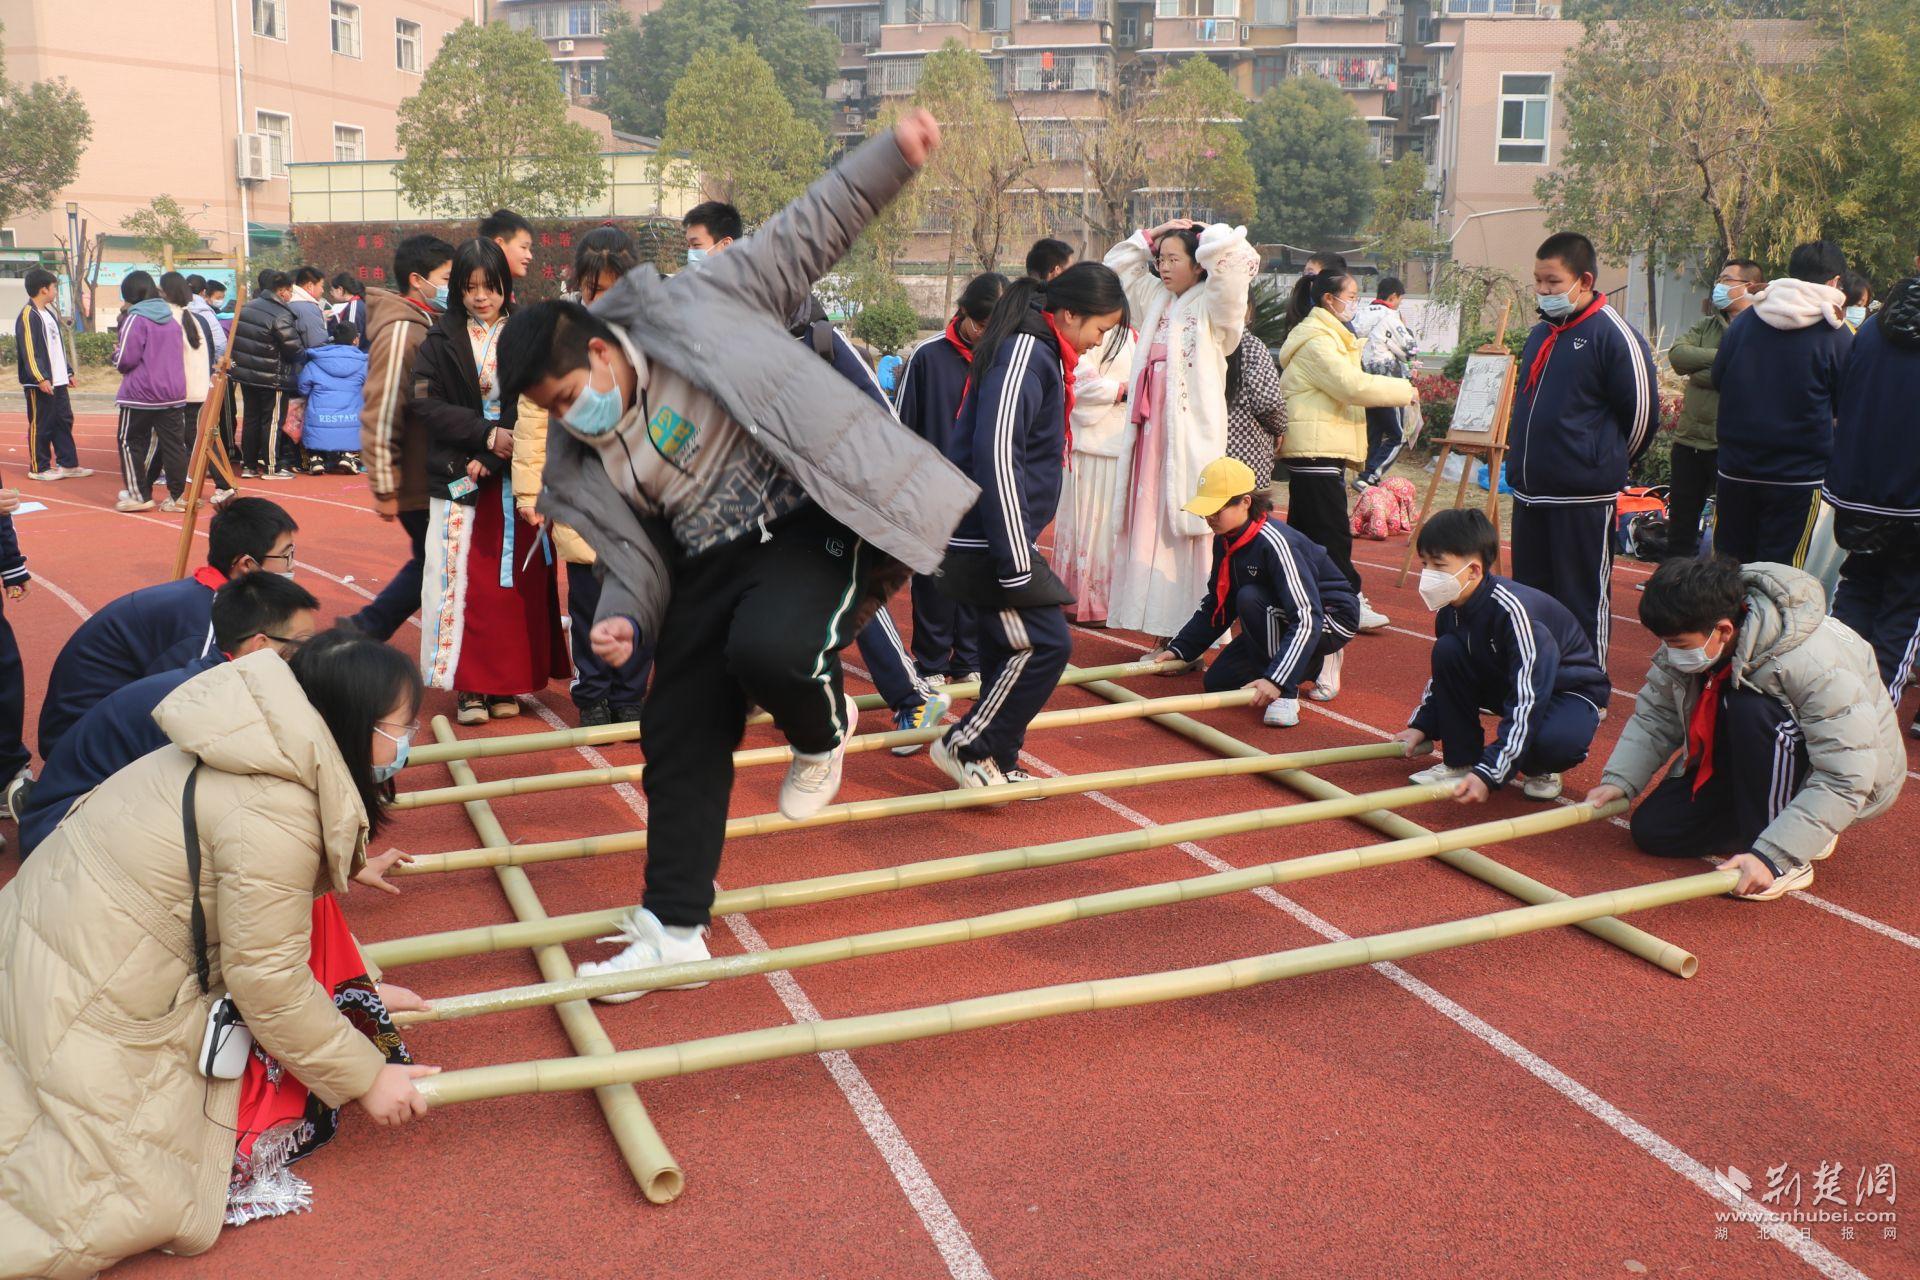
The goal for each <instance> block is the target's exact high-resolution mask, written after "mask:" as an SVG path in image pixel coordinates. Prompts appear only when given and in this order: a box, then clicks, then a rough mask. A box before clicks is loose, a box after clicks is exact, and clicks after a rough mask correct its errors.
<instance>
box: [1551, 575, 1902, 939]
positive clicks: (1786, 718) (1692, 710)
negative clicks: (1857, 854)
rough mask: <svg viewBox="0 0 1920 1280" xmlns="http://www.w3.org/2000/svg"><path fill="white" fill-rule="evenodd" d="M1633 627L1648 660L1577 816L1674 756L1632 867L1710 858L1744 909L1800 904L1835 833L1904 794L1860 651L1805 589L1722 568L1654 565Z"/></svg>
mask: <svg viewBox="0 0 1920 1280" xmlns="http://www.w3.org/2000/svg"><path fill="white" fill-rule="evenodd" d="M1640 621H1641V622H1642V623H1644V624H1645V625H1646V628H1647V630H1649V631H1651V632H1653V634H1654V635H1656V636H1659V637H1660V640H1661V646H1660V651H1659V652H1658V653H1657V654H1655V655H1654V659H1653V666H1652V668H1651V669H1650V670H1649V671H1648V672H1647V682H1646V684H1645V685H1643V686H1642V687H1641V689H1640V695H1639V697H1638V698H1636V699H1635V700H1634V707H1633V719H1631V720H1629V721H1627V724H1626V727H1625V728H1623V729H1622V730H1621V731H1620V741H1619V742H1618V743H1617V744H1615V746H1614V748H1613V755H1612V756H1611V757H1609V758H1608V760H1607V768H1606V772H1605V774H1603V775H1602V781H1601V783H1600V785H1599V786H1597V787H1595V788H1594V789H1593V790H1592V791H1590V792H1588V793H1587V803H1589V804H1594V805H1600V804H1611V803H1612V802H1613V801H1615V800H1618V799H1620V798H1621V797H1623V796H1625V797H1628V798H1632V797H1634V796H1638V795H1640V794H1641V793H1642V792H1643V791H1646V789H1647V787H1648V785H1649V784H1650V783H1651V782H1652V780H1653V777H1654V775H1655V774H1656V773H1658V772H1659V771H1660V767H1661V766H1662V765H1664V764H1665V763H1666V762H1667V759H1668V757H1670V756H1672V755H1673V754H1674V753H1675V752H1676V751H1677V752H1679V753H1680V754H1679V757H1678V759H1677V760H1676V761H1675V762H1674V765H1673V768H1672V769H1670V770H1669V771H1668V773H1667V776H1666V778H1665V780H1664V781H1662V782H1661V783H1660V784H1659V785H1658V786H1656V787H1654V788H1653V790H1652V792H1651V793H1649V794H1648V795H1647V796H1646V798H1645V799H1644V800H1643V801H1641V803H1640V807H1639V808H1638V809H1636V810H1634V814H1633V822H1632V830H1633V842H1634V843H1635V844H1636V845H1638V846H1640V849H1641V851H1642V852H1644V853H1650V854H1653V855H1654V856H1655V857H1661V858H1694V857H1701V856H1709V857H1724V858H1726V859H1727V860H1726V861H1725V862H1722V863H1721V864H1720V865H1721V867H1723V868H1729V869H1734V870H1738V871H1739V872H1740V882H1739V884H1737V885H1735V886H1734V889H1733V893H1734V896H1735V897H1739V898H1746V899H1749V900H1750V901H1755V902H1766V901H1769V900H1771V899H1774V898H1778V897H1780V896H1782V895H1783V894H1787V893H1790V892H1792V891H1793V890H1795V889H1804V888H1806V887H1807V886H1808V885H1810V884H1812V883H1813V864H1814V863H1815V862H1818V861H1819V860H1820V859H1822V858H1825V857H1827V856H1828V855H1829V854H1831V853H1832V852H1833V847H1834V843H1835V842H1836V841H1837V840H1838V839H1839V838H1840V833H1841V832H1842V831H1845V830H1846V829H1847V828H1848V827H1849V826H1851V825H1852V824H1853V823H1855V822H1858V821H1860V820H1861V819H1862V818H1871V817H1873V816H1875V815H1876V814H1879V813H1883V812H1885V811H1886V809H1887V808H1888V807H1889V806H1891V805H1892V804H1893V802H1894V800H1895V799H1896V798H1897V797H1898V796H1899V794H1900V786H1901V784H1902V783H1904V782H1905V781H1906V777H1907V753H1906V748H1905V746H1904V745H1903V744H1902V743H1901V741H1900V726H1899V724H1898V723H1897V722H1896V720H1895V718H1894V709H1893V702H1892V700H1891V699H1889V698H1888V697H1887V689H1886V686H1885V685H1884V684H1883V683H1881V680H1880V671H1879V668H1878V666H1876V665H1875V662H1874V655H1873V647H1872V646H1871V645H1869V644H1868V643H1867V642H1866V641H1864V640H1862V639H1861V638H1860V637H1859V636H1857V635H1855V634H1854V633H1853V632H1852V631H1850V630H1849V629H1848V628H1847V627H1845V626H1843V625H1842V624H1841V623H1839V622H1837V621H1835V620H1834V619H1832V618H1829V617H1827V600H1826V593H1825V591H1824V590H1823V589H1822V588H1821V585H1820V582H1819V580H1818V579H1817V578H1813V577H1811V576H1809V575H1808V574H1805V573H1802V572H1801V571H1800V570H1798V569H1794V568H1791V567H1790V566H1787V565H1783V564H1766V563H1757V564H1750V565H1747V566H1746V567H1745V568H1744V569H1742V568H1741V566H1740V565H1739V564H1738V563H1737V562H1736V561H1734V560H1732V559H1729V558H1728V557H1725V556H1715V557H1712V558H1711V559H1704V560H1669V561H1667V562H1666V563H1665V564H1663V565H1661V566H1660V568H1659V569H1657V570H1656V571H1655V572H1654V575H1653V577H1652V578H1650V579H1648V581H1647V590H1646V593H1645V594H1644V595H1642V596H1641V598H1640Z"/></svg>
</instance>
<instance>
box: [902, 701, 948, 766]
mask: <svg viewBox="0 0 1920 1280" xmlns="http://www.w3.org/2000/svg"><path fill="white" fill-rule="evenodd" d="M952 706H953V699H952V698H949V697H948V696H947V695H946V694H944V693H936V694H934V695H933V696H932V697H931V698H928V699H927V700H926V701H925V702H922V703H919V704H917V705H915V706H911V707H902V708H900V710H898V711H896V712H894V713H893V727H894V728H896V729H931V728H933V727H934V726H935V725H937V724H939V723H940V721H941V720H943V719H944V718H945V717H946V714H947V711H948V710H949V709H950V708H951V707H952ZM925 745H926V744H925V743H922V742H903V743H901V744H900V745H899V746H897V747H894V748H893V754H895V755H897V756H910V755H912V754H913V753H914V752H916V751H918V750H919V749H920V748H921V747H923V746H925Z"/></svg>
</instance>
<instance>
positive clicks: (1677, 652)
mask: <svg viewBox="0 0 1920 1280" xmlns="http://www.w3.org/2000/svg"><path fill="white" fill-rule="evenodd" d="M1660 647H1661V648H1662V649H1664V650H1665V651H1666V654H1667V665H1668V666H1670V667H1672V668H1673V669H1674V670H1675V671H1678V672H1680V673H1681V674H1682V675H1696V674H1698V673H1699V672H1702V671H1705V670H1706V669H1707V668H1708V667H1711V666H1712V665H1713V664H1714V663H1716V662H1718V661H1720V659H1721V657H1722V655H1723V654H1724V653H1725V650H1724V649H1723V650H1722V651H1721V653H1708V652H1707V647H1706V646H1705V645H1701V646H1700V647H1699V648H1698V649H1676V648H1674V647H1673V646H1672V645H1670V644H1663V645H1661V646H1660Z"/></svg>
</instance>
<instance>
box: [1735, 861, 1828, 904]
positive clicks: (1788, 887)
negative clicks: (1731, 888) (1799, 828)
mask: <svg viewBox="0 0 1920 1280" xmlns="http://www.w3.org/2000/svg"><path fill="white" fill-rule="evenodd" d="M1812 883H1813V864H1812V863H1811V862H1809V863H1807V864H1806V865H1805V866H1800V867H1795V868H1794V869H1793V870H1791V871H1783V872H1781V873H1780V874H1779V875H1777V876H1775V877H1774V878H1773V883H1772V884H1770V885H1768V886H1767V887H1766V888H1764V889H1762V890H1760V891H1759V892H1758V893H1736V894H1732V895H1730V896H1732V897H1735V898H1738V899H1740V900H1741V901H1742V902H1772V901H1773V900H1774V899H1775V898H1784V897H1786V896H1787V895H1788V894H1790V893H1792V892H1793V891H1794V890H1796V889H1804V888H1806V887H1807V886H1808V885H1810V884H1812Z"/></svg>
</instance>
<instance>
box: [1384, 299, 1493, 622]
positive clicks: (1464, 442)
mask: <svg viewBox="0 0 1920 1280" xmlns="http://www.w3.org/2000/svg"><path fill="white" fill-rule="evenodd" d="M1512 308H1513V304H1512V303H1511V302H1509V303H1508V304H1507V305H1506V307H1505V308H1503V309H1502V310H1501V312H1500V327H1499V330H1498V331H1497V332H1496V334H1495V336H1494V340H1493V341H1492V342H1490V343H1488V344H1487V345H1486V346H1483V347H1479V348H1476V349H1475V351H1474V352H1473V354H1472V355H1470V356H1468V357H1467V368H1466V371H1465V372H1464V373H1462V374H1461V375H1460V394H1459V397H1458V398H1457V399H1456V400H1455V401H1454V406H1453V421H1452V423H1450V424H1449V425H1448V427H1447V434H1446V436H1445V438H1444V439H1442V441H1441V442H1440V456H1439V457H1438V458H1437V459H1435V461H1434V466H1433V479H1431V480H1429V481H1428V482H1427V494H1426V497H1425V498H1424V499H1423V500H1422V501H1421V503H1420V518H1419V519H1418V520H1416V521H1415V522H1414V530H1415V534H1416V539H1417V536H1418V531H1419V529H1420V526H1421V525H1424V524H1425V523H1426V522H1427V515H1428V513H1429V512H1431V511H1432V510H1433V498H1434V495H1435V494H1436V493H1438V492H1439V489H1440V481H1441V478H1442V477H1443V476H1445V475H1446V471H1447V463H1448V461H1449V460H1450V459H1452V457H1453V456H1454V455H1455V454H1459V455H1461V467H1460V484H1459V487H1458V488H1456V489H1455V490H1454V493H1453V505H1454V507H1455V508H1456V509H1458V508H1460V507H1464V506H1465V505H1466V504H1467V485H1468V484H1470V483H1471V482H1472V480H1473V467H1472V465H1471V460H1472V459H1476V458H1478V459H1481V460H1483V461H1485V462H1486V464H1487V506H1486V511H1487V519H1488V520H1490V521H1492V522H1493V526H1494V528H1496V529H1497V528H1499V527H1500V468H1501V465H1502V464H1503V463H1504V462H1505V461H1506V456H1507V428H1508V426H1509V424H1510V422H1511V419H1512V417H1513V393H1514V380H1515V370H1516V364H1515V361H1514V358H1513V353H1512V352H1511V351H1509V350H1507V318H1508V316H1509V315H1510V314H1511V312H1512ZM1414 554H1415V540H1412V539H1410V540H1409V541H1408V543H1407V554H1406V558H1405V559H1404V560H1402V561H1401V562H1400V577H1399V578H1398V579H1397V581H1398V582H1399V583H1403V584H1404V583H1405V582H1406V580H1407V573H1408V571H1409V570H1410V569H1411V568H1412V567H1413V558H1414ZM1494 567H1495V569H1496V571H1497V570H1498V568H1499V565H1498V564H1496V565H1495V566H1494Z"/></svg>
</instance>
